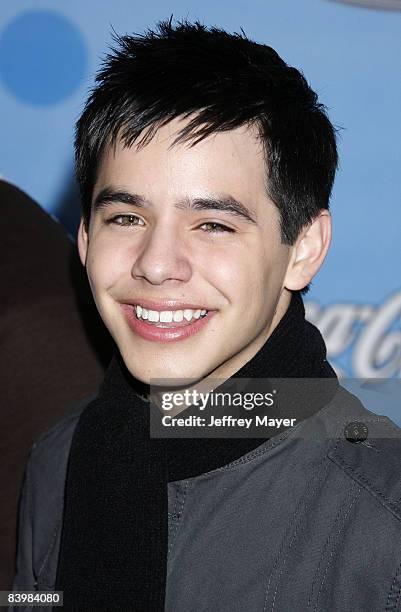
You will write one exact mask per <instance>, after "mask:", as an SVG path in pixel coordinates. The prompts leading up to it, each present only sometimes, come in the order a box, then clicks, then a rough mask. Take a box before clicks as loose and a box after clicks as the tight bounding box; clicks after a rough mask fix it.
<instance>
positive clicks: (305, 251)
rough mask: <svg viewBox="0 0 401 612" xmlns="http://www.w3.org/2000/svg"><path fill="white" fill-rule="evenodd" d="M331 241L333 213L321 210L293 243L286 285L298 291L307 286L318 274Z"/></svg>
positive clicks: (291, 289)
mask: <svg viewBox="0 0 401 612" xmlns="http://www.w3.org/2000/svg"><path fill="white" fill-rule="evenodd" d="M330 242H331V215H330V213H329V211H328V210H325V209H323V210H321V211H320V212H319V214H318V216H317V217H315V219H314V220H313V221H312V222H311V223H310V224H309V225H307V226H306V227H305V228H304V229H303V230H302V232H301V234H300V235H299V236H298V238H297V240H296V242H295V244H293V245H292V253H291V257H290V262H289V264H288V268H287V273H286V276H285V279H284V287H285V288H286V289H289V290H290V291H296V290H300V289H303V288H304V287H306V285H307V284H308V283H310V281H311V280H312V278H313V277H314V276H315V275H316V274H317V272H318V271H319V269H320V267H321V266H322V264H323V261H324V259H325V257H326V255H327V251H328V250H329V246H330Z"/></svg>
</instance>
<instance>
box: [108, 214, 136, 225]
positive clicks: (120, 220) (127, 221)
mask: <svg viewBox="0 0 401 612" xmlns="http://www.w3.org/2000/svg"><path fill="white" fill-rule="evenodd" d="M141 221H142V219H140V218H139V217H137V216H136V215H116V216H115V217H112V218H111V219H108V221H107V223H109V224H110V223H114V224H115V225H122V226H124V227H131V226H132V225H141V223H140V222H141Z"/></svg>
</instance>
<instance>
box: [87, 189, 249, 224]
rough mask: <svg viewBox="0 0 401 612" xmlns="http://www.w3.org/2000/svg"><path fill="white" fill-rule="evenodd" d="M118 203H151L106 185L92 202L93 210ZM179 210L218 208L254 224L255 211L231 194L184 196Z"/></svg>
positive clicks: (144, 204)
mask: <svg viewBox="0 0 401 612" xmlns="http://www.w3.org/2000/svg"><path fill="white" fill-rule="evenodd" d="M113 203H119V204H128V205H130V206H137V207H138V208H149V207H151V203H150V202H149V201H148V200H146V199H145V198H144V197H142V196H141V195H138V194H136V193H130V192H129V191H124V190H118V189H117V190H115V189H112V188H110V187H106V188H105V189H102V191H100V192H99V194H98V195H97V196H96V198H95V200H94V202H93V208H94V210H95V211H96V210H101V209H104V208H106V207H107V206H108V205H109V204H113ZM175 208H178V209H179V210H219V211H222V212H225V213H228V214H230V215H234V216H236V217H239V218H241V219H245V221H247V222H249V223H254V224H256V213H255V211H254V210H249V209H248V208H247V207H246V206H244V204H242V203H241V202H239V201H238V200H236V199H235V198H234V197H233V196H231V195H227V196H223V197H217V198H215V197H211V198H208V197H204V198H194V199H191V198H184V199H183V200H181V201H179V202H177V203H176V204H175Z"/></svg>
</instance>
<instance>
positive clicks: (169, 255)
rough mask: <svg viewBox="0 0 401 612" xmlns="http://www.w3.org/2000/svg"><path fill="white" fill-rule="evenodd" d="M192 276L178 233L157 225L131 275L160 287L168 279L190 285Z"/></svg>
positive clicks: (148, 236) (143, 246) (140, 252)
mask: <svg viewBox="0 0 401 612" xmlns="http://www.w3.org/2000/svg"><path fill="white" fill-rule="evenodd" d="M191 275H192V267H191V264H190V261H189V259H188V257H187V256H186V254H185V248H184V245H183V243H182V239H180V236H179V235H178V232H177V231H174V228H173V227H171V225H169V226H164V227H162V226H161V225H157V226H155V227H154V228H153V229H152V230H149V233H147V235H146V236H145V237H144V243H143V245H141V249H140V251H139V253H137V256H136V258H135V262H134V264H133V266H132V269H131V276H132V277H133V278H134V279H141V278H142V279H145V280H147V281H148V282H149V283H151V284H152V285H161V284H162V283H164V282H165V281H169V280H179V281H183V282H188V281H189V280H190V278H191Z"/></svg>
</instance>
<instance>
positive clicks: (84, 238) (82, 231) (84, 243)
mask: <svg viewBox="0 0 401 612" xmlns="http://www.w3.org/2000/svg"><path fill="white" fill-rule="evenodd" d="M88 241H89V237H88V230H87V228H86V226H85V223H84V220H83V218H82V217H81V222H80V224H79V228H78V235H77V242H78V253H79V258H80V260H81V263H82V265H83V266H85V265H86V256H87V253H88Z"/></svg>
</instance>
